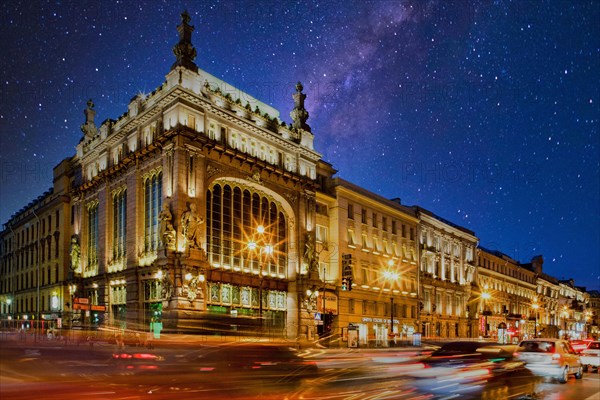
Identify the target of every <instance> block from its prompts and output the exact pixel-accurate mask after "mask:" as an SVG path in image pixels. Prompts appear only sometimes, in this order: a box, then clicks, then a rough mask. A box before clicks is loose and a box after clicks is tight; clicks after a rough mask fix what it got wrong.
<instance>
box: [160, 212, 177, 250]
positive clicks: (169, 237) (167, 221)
mask: <svg viewBox="0 0 600 400" xmlns="http://www.w3.org/2000/svg"><path fill="white" fill-rule="evenodd" d="M158 220H159V221H160V230H159V233H160V237H161V239H162V242H163V244H164V245H165V246H166V247H169V248H170V247H173V246H174V245H175V228H173V215H172V214H171V211H170V210H169V205H168V204H163V209H162V211H161V212H160V214H159V215H158Z"/></svg>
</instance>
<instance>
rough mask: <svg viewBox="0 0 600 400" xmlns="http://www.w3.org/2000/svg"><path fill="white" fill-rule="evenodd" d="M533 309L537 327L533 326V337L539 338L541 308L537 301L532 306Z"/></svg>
mask: <svg viewBox="0 0 600 400" xmlns="http://www.w3.org/2000/svg"><path fill="white" fill-rule="evenodd" d="M531 308H533V313H534V316H535V325H533V337H534V338H537V321H538V315H537V313H538V309H539V308H540V305H539V304H538V303H537V300H534V302H533V304H532V305H531Z"/></svg>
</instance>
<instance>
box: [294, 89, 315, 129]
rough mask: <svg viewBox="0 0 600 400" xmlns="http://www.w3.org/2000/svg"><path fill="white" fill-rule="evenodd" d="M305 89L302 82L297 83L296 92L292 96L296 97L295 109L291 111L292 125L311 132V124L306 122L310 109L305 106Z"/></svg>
mask: <svg viewBox="0 0 600 400" xmlns="http://www.w3.org/2000/svg"><path fill="white" fill-rule="evenodd" d="M303 89H304V86H302V83H300V82H298V83H297V84H296V93H294V94H292V98H293V99H294V109H293V110H292V112H291V113H290V117H292V121H293V122H292V127H293V128H294V129H303V130H305V131H308V132H310V126H308V124H307V123H306V120H307V119H308V111H306V109H305V108H304V100H305V99H306V95H305V94H304V93H302V90H303Z"/></svg>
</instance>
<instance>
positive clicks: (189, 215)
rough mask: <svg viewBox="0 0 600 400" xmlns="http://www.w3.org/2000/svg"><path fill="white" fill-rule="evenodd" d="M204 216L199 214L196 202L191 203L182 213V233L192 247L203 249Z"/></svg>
mask: <svg viewBox="0 0 600 400" xmlns="http://www.w3.org/2000/svg"><path fill="white" fill-rule="evenodd" d="M203 223H204V218H202V217H200V215H198V212H197V211H196V204H194V203H191V204H190V205H189V208H188V210H187V211H185V212H184V213H183V214H182V215H181V225H180V226H181V234H182V235H183V237H184V238H185V241H186V244H187V245H188V246H189V248H190V249H202V242H201V232H200V228H201V225H202V224H203Z"/></svg>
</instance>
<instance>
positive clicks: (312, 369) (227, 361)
mask: <svg viewBox="0 0 600 400" xmlns="http://www.w3.org/2000/svg"><path fill="white" fill-rule="evenodd" d="M183 361H184V362H185V363H186V364H189V366H190V368H191V369H192V370H194V371H196V372H200V373H202V374H209V375H211V374H218V375H220V374H225V375H228V376H230V377H235V378H236V379H245V378H248V379H255V378H257V377H260V378H264V379H269V378H271V379H273V380H277V381H281V382H284V381H294V380H298V379H302V378H308V377H313V376H314V375H315V374H316V373H317V371H318V368H317V364H316V362H314V361H312V360H310V359H305V358H303V357H301V356H300V355H299V354H298V352H297V351H296V350H295V349H293V348H290V347H286V346H280V345H271V344H234V345H232V344H228V345H221V346H207V347H204V348H201V349H199V350H195V351H193V352H190V353H189V354H188V355H187V357H185V360H183Z"/></svg>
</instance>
